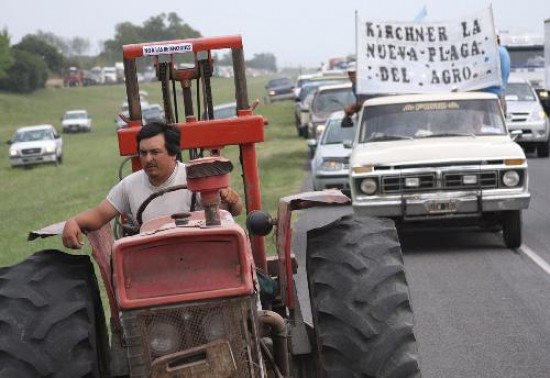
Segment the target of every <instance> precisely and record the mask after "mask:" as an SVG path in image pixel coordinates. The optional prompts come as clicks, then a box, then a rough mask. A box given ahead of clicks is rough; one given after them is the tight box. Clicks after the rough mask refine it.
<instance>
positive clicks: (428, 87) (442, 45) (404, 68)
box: [356, 6, 501, 94]
mask: <svg viewBox="0 0 550 378" xmlns="http://www.w3.org/2000/svg"><path fill="white" fill-rule="evenodd" d="M356 22H357V27H356V30H357V36H356V38H357V39H356V43H357V46H356V50H357V93H359V94H381V93H419V92H438V91H444V92H448V91H451V90H459V91H468V90H476V89H482V88H486V87H490V86H493V85H500V83H501V76H500V59H499V54H498V44H497V41H496V34H495V27H494V22H493V12H492V8H491V7H490V6H489V7H488V8H486V9H484V10H482V11H480V12H477V13H476V14H472V15H469V16H464V17H459V18H456V19H453V20H448V21H442V22H386V21H382V22H378V21H371V20H367V19H363V18H361V17H360V16H359V15H357V16H356Z"/></svg>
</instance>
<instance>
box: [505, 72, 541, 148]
mask: <svg viewBox="0 0 550 378" xmlns="http://www.w3.org/2000/svg"><path fill="white" fill-rule="evenodd" d="M506 107H507V111H506V112H507V114H506V126H508V130H521V132H522V134H521V137H520V138H519V139H518V143H519V145H520V146H522V147H523V148H524V149H525V151H527V152H533V151H535V149H536V151H537V156H539V157H548V155H549V152H550V148H549V147H550V122H549V121H548V116H547V115H546V112H545V111H544V109H543V107H542V104H541V102H540V100H539V97H538V95H537V93H536V92H535V89H534V88H533V87H532V86H531V84H530V83H529V81H527V80H525V79H523V78H521V77H518V76H511V77H510V79H509V80H508V86H507V88H506Z"/></svg>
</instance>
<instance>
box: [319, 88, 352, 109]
mask: <svg viewBox="0 0 550 378" xmlns="http://www.w3.org/2000/svg"><path fill="white" fill-rule="evenodd" d="M317 93H318V95H317V96H316V98H314V99H313V102H312V103H311V110H312V111H313V112H315V113H317V112H322V113H332V112H335V111H338V110H342V109H344V107H345V106H347V105H349V104H352V103H354V102H355V96H354V95H353V91H352V89H351V87H349V88H342V89H331V90H323V91H318V92H317Z"/></svg>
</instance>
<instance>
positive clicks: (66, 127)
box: [61, 110, 92, 133]
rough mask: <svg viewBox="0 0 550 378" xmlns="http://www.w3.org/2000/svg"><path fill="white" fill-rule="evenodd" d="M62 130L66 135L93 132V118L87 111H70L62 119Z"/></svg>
mask: <svg viewBox="0 0 550 378" xmlns="http://www.w3.org/2000/svg"><path fill="white" fill-rule="evenodd" d="M61 128H62V131H63V132H64V133H76V132H79V131H83V132H86V133H89V132H90V131H92V118H91V117H90V115H89V114H88V112H87V111H86V110H68V111H66V112H65V114H64V115H63V117H61Z"/></svg>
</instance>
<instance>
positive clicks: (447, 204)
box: [428, 201, 457, 214]
mask: <svg viewBox="0 0 550 378" xmlns="http://www.w3.org/2000/svg"><path fill="white" fill-rule="evenodd" d="M456 209H457V203H456V201H431V202H428V212H429V213H430V214H438V213H452V212H455V211H456Z"/></svg>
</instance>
